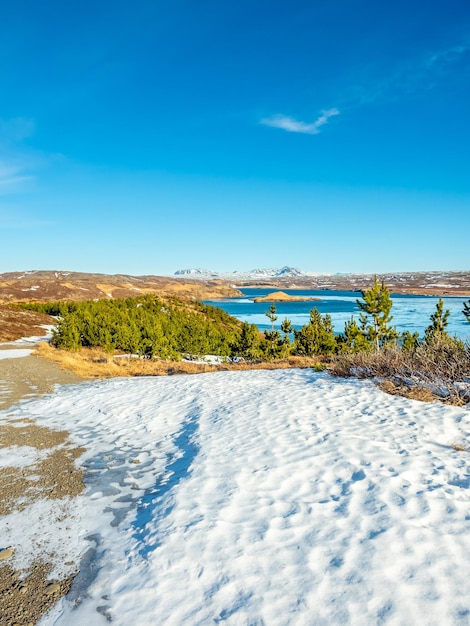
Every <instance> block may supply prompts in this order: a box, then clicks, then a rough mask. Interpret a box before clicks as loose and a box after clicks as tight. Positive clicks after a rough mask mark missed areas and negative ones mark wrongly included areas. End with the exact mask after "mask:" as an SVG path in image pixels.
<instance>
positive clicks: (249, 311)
mask: <svg viewBox="0 0 470 626" xmlns="http://www.w3.org/2000/svg"><path fill="white" fill-rule="evenodd" d="M242 291H243V294H244V296H245V297H243V298H240V297H239V298H227V299H224V300H211V301H208V300H206V304H211V305H213V306H218V307H220V308H221V309H223V310H224V311H227V313H230V315H233V316H234V317H237V318H238V319H240V320H242V321H243V322H248V323H250V324H256V325H257V326H258V328H260V329H261V330H265V329H268V328H270V327H271V322H270V321H269V320H268V318H267V317H266V315H265V312H266V311H267V310H268V308H269V306H270V303H269V302H261V303H256V302H253V300H252V299H251V298H256V297H259V296H265V295H267V294H268V293H272V292H273V291H279V290H278V289H243V290H242ZM283 291H284V292H285V293H288V294H290V295H293V296H309V297H314V298H320V300H318V301H312V302H276V303H275V304H276V309H277V315H278V319H277V321H276V323H275V327H276V328H280V326H281V323H282V321H283V320H284V318H286V317H287V318H289V319H290V320H291V322H292V323H293V325H294V326H295V327H296V328H300V327H301V326H303V325H304V324H306V323H307V322H308V320H309V312H310V310H311V309H313V307H316V308H317V309H318V310H319V311H320V313H322V314H325V313H329V314H330V315H331V318H332V320H333V325H334V327H335V332H337V333H339V332H342V331H343V329H344V324H345V322H346V321H347V320H349V319H350V318H351V315H354V317H355V318H356V320H357V321H359V313H360V311H359V308H358V306H357V304H356V300H357V299H358V298H359V299H360V297H361V294H360V293H359V292H354V291H330V290H298V289H284V290H283ZM438 300H439V298H438V297H434V296H409V295H392V301H393V308H392V315H393V320H392V325H393V326H396V328H397V330H398V331H399V332H402V331H404V330H409V331H410V332H415V331H418V332H419V334H420V335H421V336H422V335H423V333H424V329H425V328H426V326H428V325H429V323H430V320H429V318H430V316H431V314H432V313H434V312H435V310H436V304H437V302H438ZM443 300H444V308H445V309H449V311H450V317H449V325H448V327H447V331H448V332H449V334H451V335H456V336H457V337H460V338H461V339H469V338H470V324H469V323H468V322H467V320H466V319H465V317H464V315H463V313H462V309H463V304H464V302H466V301H468V298H443Z"/></svg>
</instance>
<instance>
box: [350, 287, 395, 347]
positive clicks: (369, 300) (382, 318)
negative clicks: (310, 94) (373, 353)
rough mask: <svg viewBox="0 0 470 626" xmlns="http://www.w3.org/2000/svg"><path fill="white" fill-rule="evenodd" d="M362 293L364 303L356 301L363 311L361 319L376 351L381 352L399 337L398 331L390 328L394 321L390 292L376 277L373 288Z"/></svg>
mask: <svg viewBox="0 0 470 626" xmlns="http://www.w3.org/2000/svg"><path fill="white" fill-rule="evenodd" d="M361 293H362V301H361V300H356V302H357V306H358V307H359V309H360V310H361V311H362V313H361V314H360V315H359V318H360V320H361V324H362V327H363V328H364V329H365V332H366V333H367V336H368V338H369V339H370V340H371V341H372V342H373V344H374V346H375V349H376V350H379V348H380V347H382V346H384V345H385V344H386V343H389V342H391V341H393V340H394V339H396V338H397V337H398V333H397V331H396V329H395V328H392V327H391V326H389V324H390V322H391V321H392V319H393V316H392V315H391V314H390V311H391V310H392V304H393V302H392V298H391V297H390V291H389V290H388V288H387V287H386V286H385V283H384V281H382V282H381V283H380V284H379V281H378V280H377V276H374V284H373V285H372V287H371V288H370V289H366V290H365V291H362V292H361ZM369 319H371V322H369Z"/></svg>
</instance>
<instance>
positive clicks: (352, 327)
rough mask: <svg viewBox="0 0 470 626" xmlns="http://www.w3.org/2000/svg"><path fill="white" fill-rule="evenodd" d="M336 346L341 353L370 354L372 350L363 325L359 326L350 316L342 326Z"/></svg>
mask: <svg viewBox="0 0 470 626" xmlns="http://www.w3.org/2000/svg"><path fill="white" fill-rule="evenodd" d="M338 346H339V349H340V351H341V352H353V353H357V352H370V351H371V350H372V349H373V344H372V342H371V341H370V340H369V339H368V337H367V332H366V330H365V327H364V324H361V326H359V325H358V324H357V322H356V320H355V319H354V317H352V316H351V319H350V320H348V321H347V322H345V324H344V332H343V334H342V335H340V336H339V337H338Z"/></svg>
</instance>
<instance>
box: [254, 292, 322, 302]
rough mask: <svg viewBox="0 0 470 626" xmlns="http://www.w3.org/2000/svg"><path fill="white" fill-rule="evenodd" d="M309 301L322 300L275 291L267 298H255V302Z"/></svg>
mask: <svg viewBox="0 0 470 626" xmlns="http://www.w3.org/2000/svg"><path fill="white" fill-rule="evenodd" d="M308 300H321V298H314V297H312V296H291V295H289V294H288V293H284V291H273V292H272V293H268V295H267V296H259V297H258V298H253V302H307V301H308Z"/></svg>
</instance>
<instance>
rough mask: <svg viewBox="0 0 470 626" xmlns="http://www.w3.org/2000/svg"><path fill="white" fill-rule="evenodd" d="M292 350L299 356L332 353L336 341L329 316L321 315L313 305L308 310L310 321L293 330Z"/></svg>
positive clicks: (335, 346) (335, 347) (334, 349)
mask: <svg viewBox="0 0 470 626" xmlns="http://www.w3.org/2000/svg"><path fill="white" fill-rule="evenodd" d="M294 336H295V340H294V351H295V354H298V355H300V356H312V355H314V354H333V353H334V352H336V349H337V343H336V339H335V333H334V329H333V324H332V321H331V316H330V315H328V314H326V315H323V316H322V315H321V313H320V312H319V311H318V309H317V308H316V307H315V308H313V309H312V310H311V311H310V321H309V323H308V324H305V325H304V326H302V328H301V329H300V330H296V331H295V332H294Z"/></svg>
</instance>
